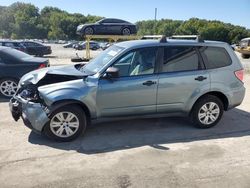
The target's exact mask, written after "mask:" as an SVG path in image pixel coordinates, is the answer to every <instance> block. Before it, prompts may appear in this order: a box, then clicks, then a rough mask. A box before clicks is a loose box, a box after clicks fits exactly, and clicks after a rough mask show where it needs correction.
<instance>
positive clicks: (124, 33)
mask: <svg viewBox="0 0 250 188" xmlns="http://www.w3.org/2000/svg"><path fill="white" fill-rule="evenodd" d="M130 34H131V31H130V29H129V28H127V27H125V28H123V29H122V35H130Z"/></svg>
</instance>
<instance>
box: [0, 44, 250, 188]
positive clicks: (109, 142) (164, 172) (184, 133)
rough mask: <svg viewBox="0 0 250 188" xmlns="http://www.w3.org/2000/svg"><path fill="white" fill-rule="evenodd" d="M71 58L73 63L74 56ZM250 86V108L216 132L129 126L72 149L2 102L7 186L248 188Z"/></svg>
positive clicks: (154, 122) (173, 121)
mask: <svg viewBox="0 0 250 188" xmlns="http://www.w3.org/2000/svg"><path fill="white" fill-rule="evenodd" d="M57 53H60V52H58V51H57ZM63 53H64V54H65V57H64V58H61V59H63V60H64V61H65V62H66V61H68V60H69V59H68V58H69V56H70V55H71V54H72V53H73V52H72V50H69V49H67V56H66V52H63ZM68 55H69V56H68ZM52 59H53V60H52ZM56 59H57V58H52V57H51V60H52V61H54V60H56ZM59 62H61V60H58V63H57V62H56V61H55V63H53V64H59ZM248 62H249V63H250V61H248V60H246V61H245V64H247V63H248ZM245 86H246V88H247V92H246V97H245V99H244V102H243V104H242V105H241V106H239V107H237V108H236V109H234V110H231V111H228V112H226V113H225V114H224V117H223V118H222V120H221V122H220V123H219V124H218V125H217V126H216V127H214V128H211V129H207V130H200V129H196V128H193V126H192V125H191V124H190V123H189V122H188V121H187V120H186V119H183V118H158V119H138V120H126V121H116V122H107V123H98V124H97V123H96V124H94V125H92V126H91V127H89V128H88V130H87V132H86V134H85V136H84V137H81V138H79V139H77V140H76V141H73V142H71V143H55V142H53V141H50V140H47V139H46V138H44V137H42V136H39V135H36V134H35V133H33V132H31V131H30V130H29V129H28V128H26V127H24V126H23V123H22V122H21V121H19V122H17V123H16V122H15V121H14V120H13V119H12V118H11V115H10V113H9V111H8V102H7V101H5V100H3V99H1V103H0V117H1V118H0V187H3V188H5V187H52V188H54V187H91V188H92V187H102V188H103V187H121V188H126V187H139V188H141V187H192V188H193V187H209V188H210V187H241V188H242V187H246V188H248V187H250V123H249V122H250V75H247V76H246V77H245Z"/></svg>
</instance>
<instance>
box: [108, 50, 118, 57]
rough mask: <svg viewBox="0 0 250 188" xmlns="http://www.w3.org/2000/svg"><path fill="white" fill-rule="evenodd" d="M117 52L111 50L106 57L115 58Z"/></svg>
mask: <svg viewBox="0 0 250 188" xmlns="http://www.w3.org/2000/svg"><path fill="white" fill-rule="evenodd" d="M117 53H118V52H116V51H114V50H111V51H109V52H108V55H111V56H115V55H116V54H117Z"/></svg>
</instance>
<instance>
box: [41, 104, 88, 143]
mask: <svg viewBox="0 0 250 188" xmlns="http://www.w3.org/2000/svg"><path fill="white" fill-rule="evenodd" d="M67 118H69V119H68V120H67ZM86 126H87V118H86V115H85V113H84V111H83V110H82V109H81V108H80V107H78V106H76V105H66V106H63V107H60V108H58V109H57V110H55V111H54V112H53V113H52V114H51V115H50V121H49V122H48V123H47V124H46V125H45V127H44V130H43V133H44V134H45V135H46V136H47V137H48V138H50V139H53V140H56V141H59V142H69V141H72V140H74V139H76V138H77V137H79V136H80V135H81V134H82V133H84V131H85V129H86Z"/></svg>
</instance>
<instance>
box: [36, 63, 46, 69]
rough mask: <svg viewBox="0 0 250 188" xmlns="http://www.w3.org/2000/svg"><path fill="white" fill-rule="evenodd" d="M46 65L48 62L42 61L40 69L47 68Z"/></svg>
mask: <svg viewBox="0 0 250 188" xmlns="http://www.w3.org/2000/svg"><path fill="white" fill-rule="evenodd" d="M45 67H46V64H44V63H42V64H41V65H39V67H38V69H42V68H45Z"/></svg>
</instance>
